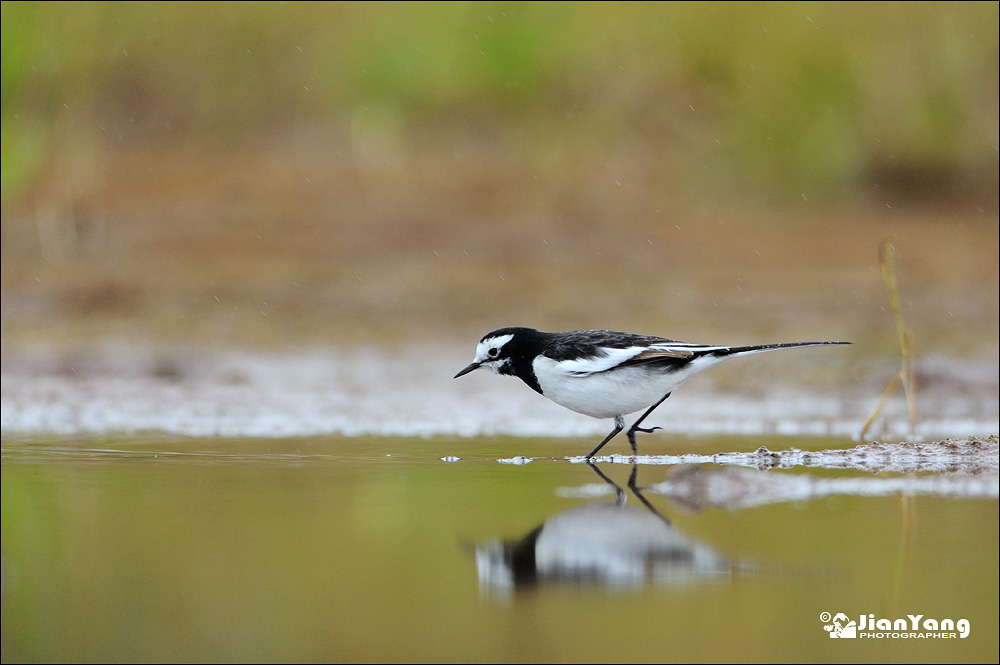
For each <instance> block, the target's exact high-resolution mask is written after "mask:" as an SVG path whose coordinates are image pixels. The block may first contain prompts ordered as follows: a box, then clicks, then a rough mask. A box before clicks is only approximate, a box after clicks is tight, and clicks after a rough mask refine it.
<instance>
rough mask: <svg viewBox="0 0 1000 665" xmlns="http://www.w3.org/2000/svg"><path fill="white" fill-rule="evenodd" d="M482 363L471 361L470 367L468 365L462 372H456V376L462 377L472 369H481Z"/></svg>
mask: <svg viewBox="0 0 1000 665" xmlns="http://www.w3.org/2000/svg"><path fill="white" fill-rule="evenodd" d="M481 365H482V363H470V364H469V365H468V367H466V368H465V369H463V370H462V371H461V372H459V373H458V374H456V375H455V376H454V378H456V379H457V378H458V377H460V376H465V375H466V374H468V373H469V372H471V371H472V370H474V369H479V368H480V366H481Z"/></svg>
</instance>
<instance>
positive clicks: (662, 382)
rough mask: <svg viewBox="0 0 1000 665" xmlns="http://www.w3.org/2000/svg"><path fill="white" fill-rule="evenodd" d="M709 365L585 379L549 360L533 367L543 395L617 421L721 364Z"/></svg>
mask: <svg viewBox="0 0 1000 665" xmlns="http://www.w3.org/2000/svg"><path fill="white" fill-rule="evenodd" d="M712 360H715V359H712ZM706 361H707V362H704V363H698V362H695V363H691V364H690V365H688V366H687V367H685V368H684V369H683V370H680V371H675V372H661V371H657V370H651V369H650V368H649V367H648V366H646V367H643V366H641V365H640V366H634V367H625V368H622V369H615V370H610V371H606V372H596V373H594V374H585V375H582V376H581V375H573V374H567V373H566V372H564V371H562V370H560V369H559V365H558V363H557V362H555V361H553V360H550V359H548V358H545V357H538V358H536V359H535V361H534V363H533V364H532V367H533V368H534V370H535V378H537V379H538V385H539V386H540V387H541V388H542V394H543V395H545V396H546V397H548V398H549V399H551V400H552V401H553V402H555V403H556V404H559V405H561V406H564V407H566V408H567V409H571V410H573V411H576V412H577V413H582V414H584V415H586V416H592V417H594V418H614V417H615V416H620V415H621V416H623V415H626V414H629V413H635V412H636V411H640V410H642V409H646V408H649V407H650V406H652V405H653V404H655V403H656V402H658V401H659V400H660V399H661V398H663V396H664V395H666V394H667V393H669V392H672V391H673V390H674V388H676V387H677V386H679V385H680V384H681V383H683V382H684V380H685V379H687V378H688V377H690V376H691V375H692V374H695V373H697V372H699V371H701V370H703V369H706V368H707V367H710V366H711V365H714V364H715V362H718V361H717V360H716V361H715V362H711V361H709V359H706Z"/></svg>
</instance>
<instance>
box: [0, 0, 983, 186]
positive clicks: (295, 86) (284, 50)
mask: <svg viewBox="0 0 1000 665" xmlns="http://www.w3.org/2000/svg"><path fill="white" fill-rule="evenodd" d="M2 19H3V20H2V51H0V56H2V57H0V60H2V65H0V67H2V93H3V95H2V115H0V131H2V153H0V157H2V199H3V202H4V203H5V204H7V203H10V202H12V201H17V200H19V199H23V198H25V197H29V196H31V194H32V192H33V191H34V190H37V189H38V187H39V183H40V182H44V181H45V180H46V178H48V179H49V180H52V179H59V178H64V177H66V176H65V174H66V173H67V172H73V171H86V170H87V169H90V168H93V165H94V163H95V161H98V160H100V159H101V158H102V156H103V155H105V154H106V153H107V152H108V151H113V150H116V149H120V148H122V147H123V146H127V147H128V148H130V149H134V148H135V147H136V146H146V145H149V146H156V147H157V148H158V149H159V148H161V147H162V146H177V145H195V146H202V147H204V148H205V149H223V150H224V149H231V148H232V147H233V146H238V145H241V144H246V143H248V142H255V141H260V140H262V139H264V140H266V139H269V138H274V137H278V136H282V135H285V134H289V133H293V132H295V131H296V128H300V127H303V126H306V127H319V128H321V131H322V132H325V133H330V134H334V135H344V136H347V137H349V138H350V139H352V140H353V141H354V142H367V143H368V144H373V145H382V146H390V148H391V147H392V146H396V145H398V144H399V143H401V142H402V143H406V142H414V141H416V142H419V141H435V140H437V137H439V136H440V135H441V132H445V131H446V132H449V133H450V135H454V134H455V133H456V132H457V134H458V135H460V136H473V137H481V136H483V135H486V136H488V137H489V140H490V141H492V142H496V143H499V144H502V145H505V146H508V147H510V146H514V148H515V149H516V151H517V152H520V153H522V156H523V158H525V159H527V160H528V161H529V162H531V163H533V164H535V165H536V166H538V167H539V168H540V169H545V168H547V169H549V170H551V171H555V172H558V171H560V170H562V169H564V168H565V167H566V165H567V164H571V163H573V162H574V161H576V160H578V159H579V158H580V156H581V154H582V153H584V152H588V153H590V152H596V153H598V154H601V153H605V152H608V151H611V150H613V149H614V148H615V147H616V146H621V145H626V146H628V145H642V146H646V147H648V148H649V149H652V150H653V151H654V154H655V155H656V156H655V158H654V159H662V160H664V161H668V162H673V163H675V164H681V165H684V167H683V168H678V169H676V172H679V173H681V174H682V177H683V178H684V179H685V180H686V182H685V183H684V186H686V187H689V188H697V189H699V190H703V191H708V192H730V191H734V190H735V191H737V192H738V191H754V192H764V193H767V192H774V193H776V194H777V195H779V196H788V195H794V196H798V195H800V194H801V195H802V196H808V197H832V198H835V199H839V198H851V197H856V196H858V195H861V194H863V193H864V192H865V191H866V190H868V189H869V188H872V187H896V188H901V189H904V190H907V191H911V192H913V193H915V194H918V195H920V196H928V195H929V196H932V197H937V196H941V195H948V196H955V195H960V196H976V197H980V196H986V197H988V198H992V199H995V197H996V190H997V144H998V129H997V117H998V103H997V85H998V64H997V63H998V5H997V3H996V2H970V3H963V2H947V3H944V2H942V3H937V2H931V3H908V2H902V3H864V4H841V3H797V2H792V3H683V2H681V3H649V4H647V3H586V4H579V3H489V2H488V3H465V2H441V3H402V4H396V3H333V4H326V3H252V4H251V3H204V4H203V3H106V2H77V3H34V2H4V3H3V5H2ZM582 137H585V139H584V138H582ZM69 179H70V180H73V178H72V177H69ZM80 186H81V187H85V186H86V185H85V184H83V185H80Z"/></svg>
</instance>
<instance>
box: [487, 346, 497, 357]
mask: <svg viewBox="0 0 1000 665" xmlns="http://www.w3.org/2000/svg"><path fill="white" fill-rule="evenodd" d="M487 353H488V354H489V355H490V358H496V357H497V356H498V355H500V349H495V348H494V349H490V350H489V351H487Z"/></svg>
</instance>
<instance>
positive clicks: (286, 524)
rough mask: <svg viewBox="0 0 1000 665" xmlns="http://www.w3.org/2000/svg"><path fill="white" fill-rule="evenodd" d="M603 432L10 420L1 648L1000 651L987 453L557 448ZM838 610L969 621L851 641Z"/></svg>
mask: <svg viewBox="0 0 1000 665" xmlns="http://www.w3.org/2000/svg"><path fill="white" fill-rule="evenodd" d="M644 441H646V442H649V444H648V445H649V447H650V449H651V451H652V450H654V449H655V452H657V453H660V454H662V453H669V454H673V455H679V454H683V453H691V452H696V453H699V454H706V455H707V454H713V453H719V452H730V451H732V452H749V451H755V450H758V449H759V448H760V447H761V446H766V447H768V448H770V449H772V450H783V449H788V448H798V449H801V450H805V451H810V450H822V449H831V448H849V447H852V446H853V445H854V444H853V443H852V442H851V441H849V440H846V439H830V438H822V437H815V438H795V437H767V436H760V437H747V438H737V437H728V438H702V439H673V438H670V437H668V436H663V435H655V436H649V437H646V438H645V439H644ZM591 444H592V441H591V440H590V439H573V438H559V439H525V438H486V439H483V438H448V437H437V438H424V439H412V438H403V437H396V438H380V437H367V436H364V437H354V438H340V437H319V438H292V439H218V438H211V439H198V438H183V437H176V436H143V437H119V438H81V437H59V438H44V439H39V438H33V439H27V438H24V437H16V436H12V435H9V434H8V435H5V437H4V440H3V464H2V491H3V502H2V506H3V508H2V510H3V520H2V535H3V626H2V628H3V631H2V635H3V647H2V655H3V660H4V661H5V662H7V661H24V660H70V659H83V660H115V661H121V660H174V659H177V660H265V659H276V660H282V661H286V660H337V661H348V660H361V661H375V660H394V661H397V660H408V661H420V660H441V661H464V660H473V661H484V660H489V661H576V660H584V661H607V660H613V661H623V660H624V661H658V662H663V661H667V660H671V661H672V660H697V661H706V660H721V661H760V660H766V661H799V660H803V661H808V662H823V661H837V662H844V661H870V660H873V659H879V660H906V661H945V662H958V661H963V662H964V661H972V662H985V661H990V662H993V661H995V659H996V653H997V648H998V637H997V635H998V619H997V615H998V613H997V602H998V502H997V499H996V492H997V490H996V487H997V480H996V473H995V470H994V471H992V472H987V473H983V474H977V475H968V474H955V473H909V474H901V473H881V474H878V475H873V474H872V473H870V472H866V471H860V470H856V469H814V468H805V467H796V468H793V469H778V468H776V469H770V470H766V471H761V470H757V469H753V468H745V467H740V468H737V467H734V466H728V465H720V464H712V463H703V464H699V465H688V464H677V463H675V464H672V465H671V466H656V465H652V464H640V465H638V466H637V467H635V472H636V480H637V483H636V484H637V486H638V487H639V488H645V489H639V491H638V492H636V491H633V490H632V489H630V487H629V478H630V474H631V473H632V471H633V467H632V466H631V465H630V464H628V463H621V464H610V463H601V464H599V465H597V467H596V470H595V469H594V468H593V467H590V466H588V465H586V464H582V463H573V461H575V460H572V459H566V458H565V456H573V455H579V454H580V453H582V452H585V451H586V450H588V449H589V447H590V445H591ZM618 448H619V449H616V450H614V451H613V452H622V451H623V450H621V449H622V448H623V447H622V446H618ZM456 458H457V459H456ZM616 459H617V458H616ZM623 459H624V458H621V459H619V461H623ZM516 462H521V463H516ZM525 462H530V463H525ZM957 486H961V487H962V488H964V489H962V490H961V491H960V492H958V493H957V494H956V493H955V487H957ZM785 487H790V488H791V489H790V490H788V491H786V490H784V489H782V488H785ZM720 488H721V489H720ZM769 490H774V491H773V492H769ZM764 496H766V497H767V500H766V501H756V502H755V501H753V500H752V499H755V498H760V497H764ZM727 497H728V498H727ZM621 499H624V503H622V501H621ZM824 612H828V613H830V617H827V618H825V619H824V618H821V614H822V613H824ZM837 613H844V614H845V615H847V616H848V617H849V618H850V619H853V620H858V619H860V617H861V615H869V614H872V615H874V618H875V619H882V618H884V619H890V620H896V619H906V617H907V615H911V614H912V615H924V619H927V618H934V619H938V620H941V619H952V620H955V621H957V620H959V619H966V620H967V621H968V625H969V631H968V634H967V636H966V637H964V638H963V637H961V636H960V632H959V631H946V632H948V633H954V634H955V635H956V636H955V637H919V638H918V637H902V636H900V635H901V634H902V632H906V633H910V632H913V631H895V632H893V631H886V632H884V633H882V634H885V635H887V636H886V637H867V636H866V637H864V638H856V639H853V640H847V641H846V642H845V640H842V639H839V640H833V639H830V633H829V632H828V631H827V630H826V629H825V628H824V626H831V625H833V623H832V622H833V619H835V618H836V615H837ZM823 617H826V615H823ZM906 620H907V621H908V619H906ZM920 634H927V635H940V634H942V633H941V631H925V630H921V631H920ZM893 635H896V637H893Z"/></svg>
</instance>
